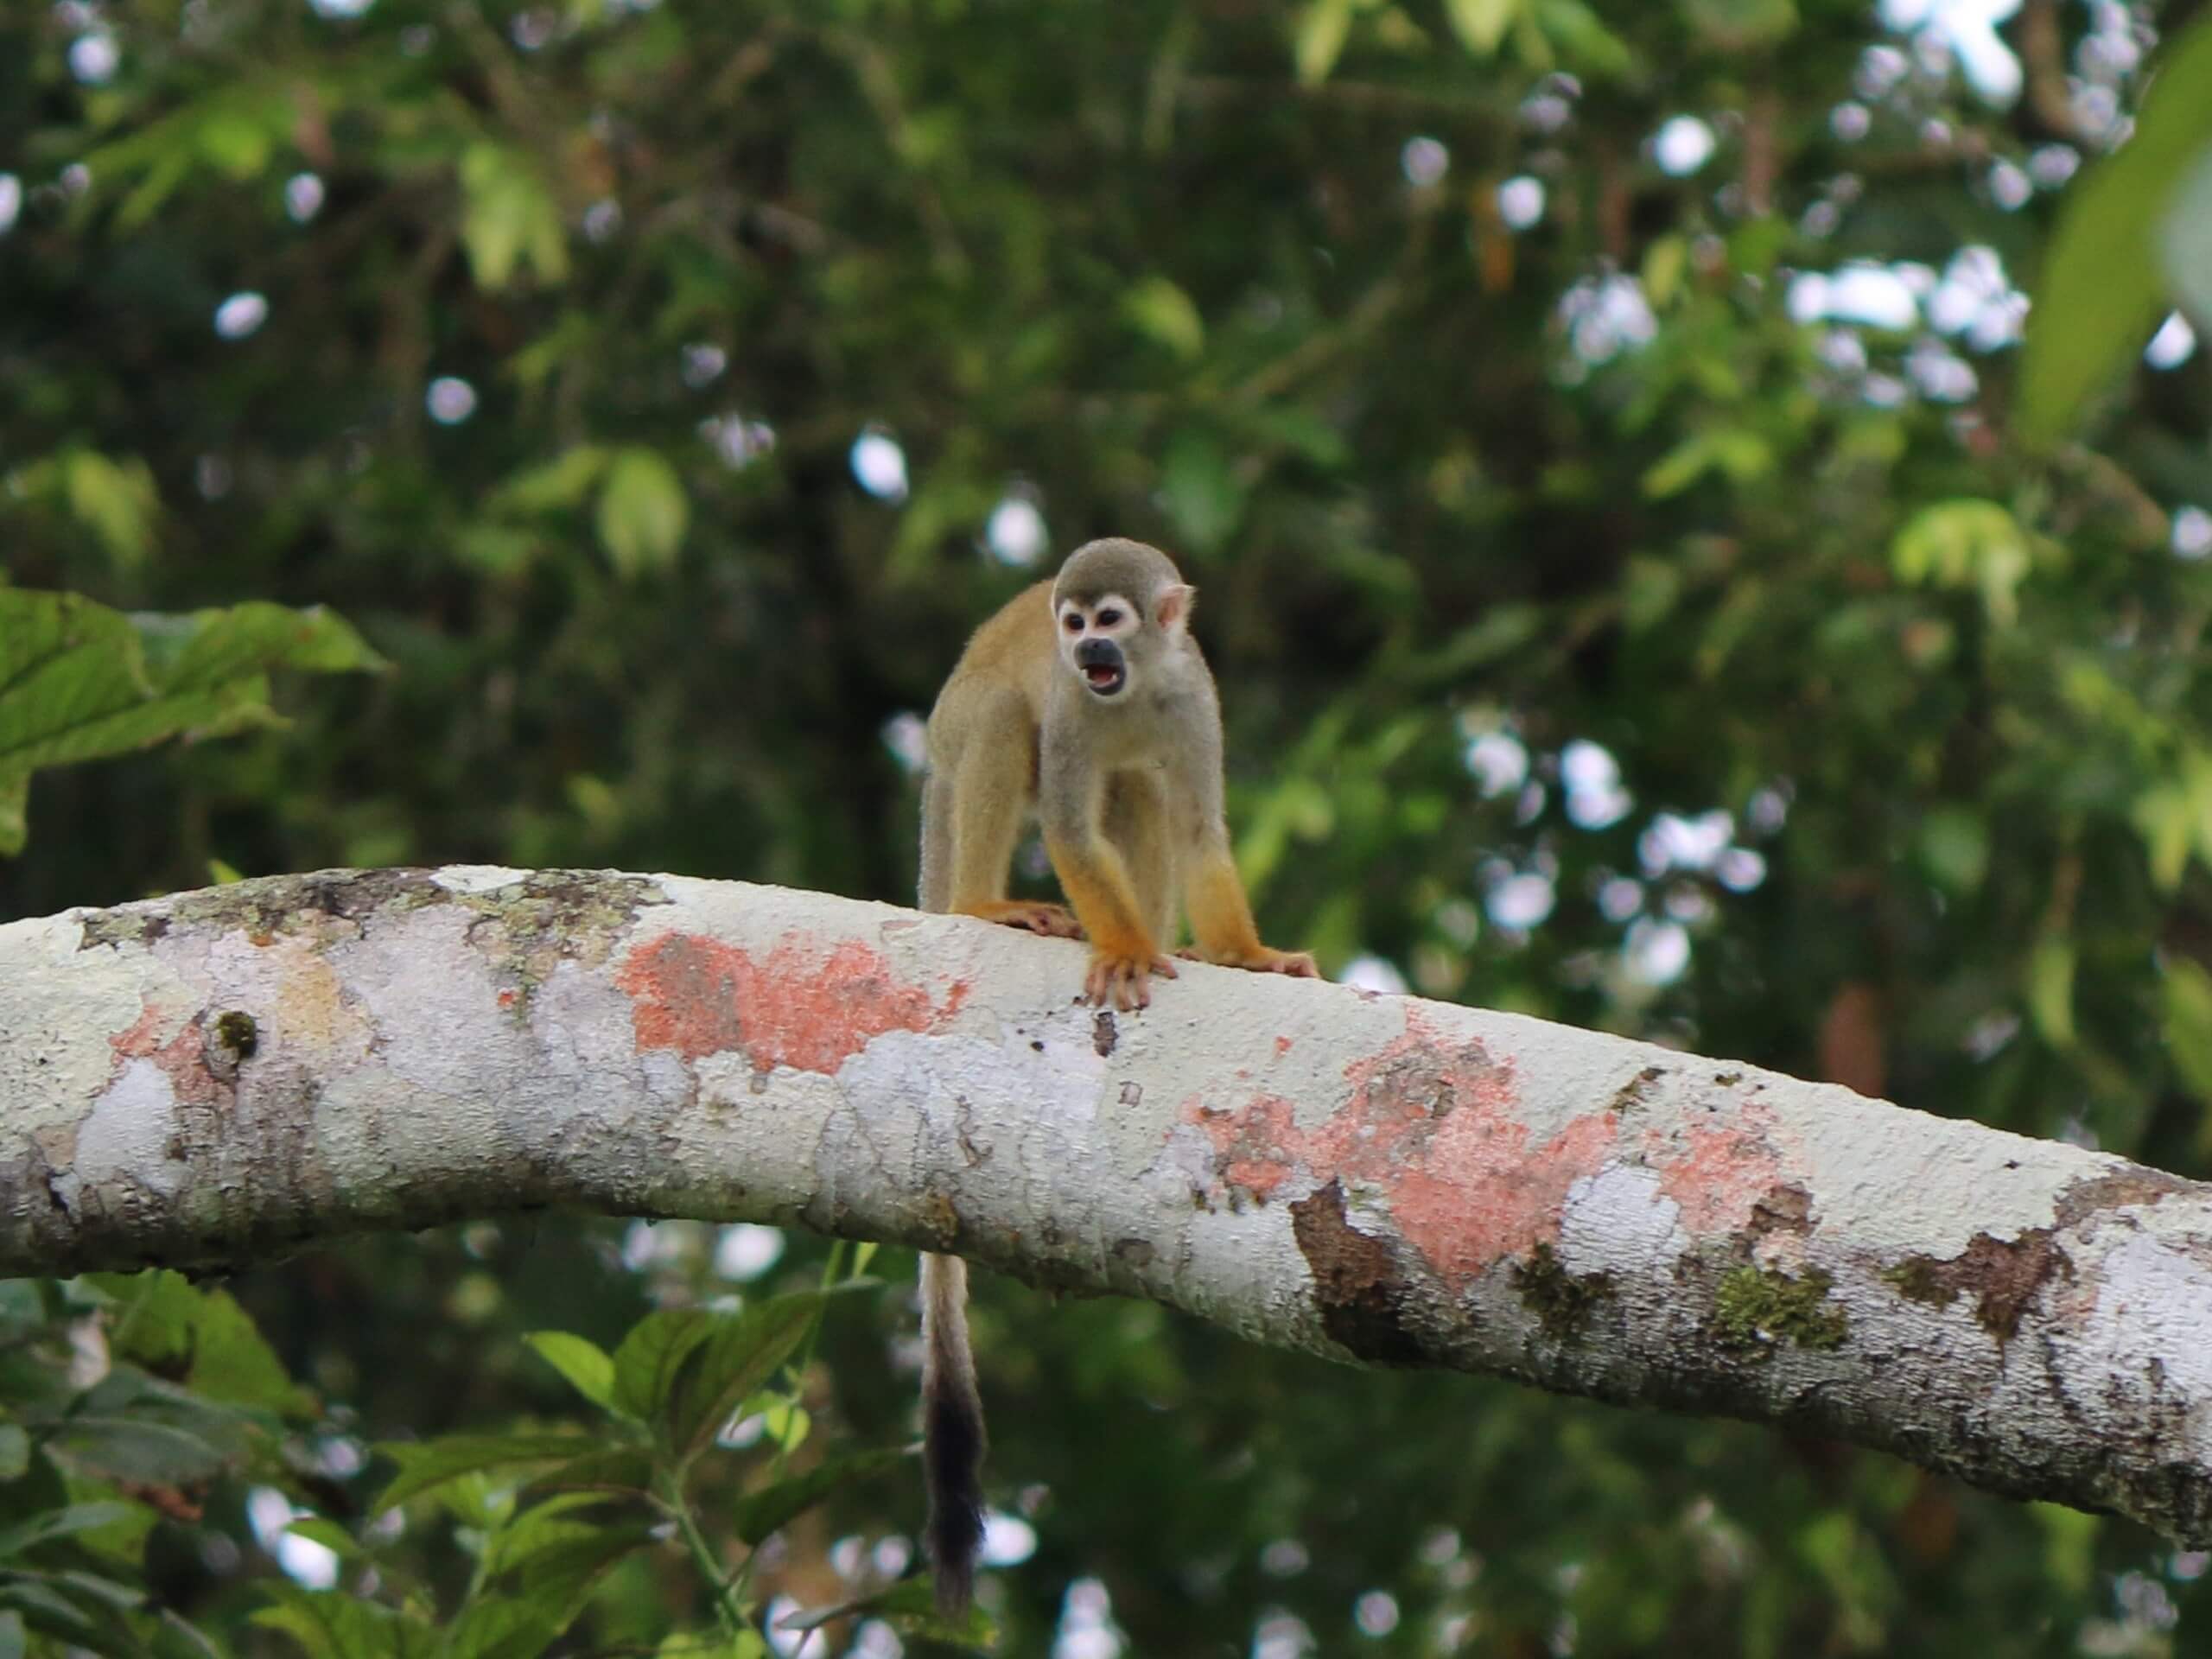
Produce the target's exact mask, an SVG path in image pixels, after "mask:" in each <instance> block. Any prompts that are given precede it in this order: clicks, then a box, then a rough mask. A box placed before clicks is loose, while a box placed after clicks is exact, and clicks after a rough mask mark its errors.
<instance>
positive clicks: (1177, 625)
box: [1152, 582, 1198, 633]
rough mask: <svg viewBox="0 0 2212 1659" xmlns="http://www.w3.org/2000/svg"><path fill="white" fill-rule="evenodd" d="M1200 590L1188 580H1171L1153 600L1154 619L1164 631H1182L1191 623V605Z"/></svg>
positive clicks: (1196, 598)
mask: <svg viewBox="0 0 2212 1659" xmlns="http://www.w3.org/2000/svg"><path fill="white" fill-rule="evenodd" d="M1197 602H1198V589H1197V588H1193V587H1192V586H1191V585H1190V583H1188V582H1170V583H1169V584H1168V585H1167V586H1166V587H1165V588H1161V589H1160V592H1159V594H1157V595H1156V596H1155V597H1154V600H1153V601H1152V620H1154V621H1155V622H1157V623H1158V624H1160V632H1163V633H1180V632H1183V630H1184V629H1185V628H1186V627H1188V626H1190V625H1191V607H1192V605H1194V604H1196V603H1197Z"/></svg>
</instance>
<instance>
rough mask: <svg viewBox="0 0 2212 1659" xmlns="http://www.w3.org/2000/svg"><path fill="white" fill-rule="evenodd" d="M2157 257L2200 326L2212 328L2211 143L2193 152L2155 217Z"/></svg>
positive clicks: (2171, 284)
mask: <svg viewBox="0 0 2212 1659" xmlns="http://www.w3.org/2000/svg"><path fill="white" fill-rule="evenodd" d="M2158 258H2159V262H2160V264H2161V265H2162V267H2163V268H2164V271H2165V276H2166V282H2167V283H2168V285H2169V286H2170V287H2171V289H2173V291H2174V292H2175V293H2176V294H2177V295H2178V296H2180V298H2181V302H2182V304H2183V306H2184V307H2186V308H2187V309H2188V311H2189V314H2190V316H2192V317H2193V318H2195V319H2196V326H2197V328H2198V330H2199V332H2202V333H2212V144H2208V145H2207V146H2206V147H2205V148H2204V149H2201V150H2199V151H2198V152H2197V154H2196V161H2195V162H2192V163H2190V166H2189V167H2188V168H2185V169H2184V170H2183V174H2182V178H2181V181H2180V183H2178V184H2177V185H2176V186H2175V187H2174V192H2173V195H2172V198H2171V201H2170V202H2169V204H2168V206H2167V208H2166V213H2165V216H2164V218H2163V219H2160V220H2159V221H2158Z"/></svg>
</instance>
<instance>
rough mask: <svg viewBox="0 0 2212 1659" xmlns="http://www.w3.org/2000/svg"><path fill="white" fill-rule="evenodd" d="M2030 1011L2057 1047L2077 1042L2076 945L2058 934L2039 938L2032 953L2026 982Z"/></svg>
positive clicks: (2030, 953) (2069, 1046) (2068, 1045)
mask: <svg viewBox="0 0 2212 1659" xmlns="http://www.w3.org/2000/svg"><path fill="white" fill-rule="evenodd" d="M2025 990H2026V994H2027V1001H2028V1013H2029V1014H2031V1016H2032V1017H2033V1018H2034V1020H2035V1022H2036V1029H2037V1031H2038V1032H2040V1033H2043V1039H2044V1041H2045V1042H2047V1043H2049V1044H2050V1046H2052V1047H2053V1048H2071V1047H2073V1046H2074V946H2073V943H2072V942H2071V941H2070V940H2068V939H2063V938H2056V937H2055V936H2051V937H2046V938H2041V939H2038V940H2037V942H2036V946H2035V949H2034V950H2031V951H2030V952H2029V954H2028V969H2027V982H2026V986H2025Z"/></svg>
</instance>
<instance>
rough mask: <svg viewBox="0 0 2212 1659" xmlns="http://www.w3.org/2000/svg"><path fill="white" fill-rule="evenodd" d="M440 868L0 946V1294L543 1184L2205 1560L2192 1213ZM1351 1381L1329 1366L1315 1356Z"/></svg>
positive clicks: (2207, 1451)
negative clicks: (1853, 1471) (1787, 1442)
mask: <svg viewBox="0 0 2212 1659" xmlns="http://www.w3.org/2000/svg"><path fill="white" fill-rule="evenodd" d="M1083 960H1084V958H1083V954H1082V949H1081V947H1080V946H1077V945H1074V944H1064V943H1058V942H1052V941H1046V940H1041V939H1036V938H1029V937H1027V936H1026V935H1021V934H1017V933H1015V932H1014V931H1010V930H1007V929H1004V928H998V927H992V926H988V925H984V924H981V923H976V922H971V921H966V920H962V919H957V918H943V917H929V918H925V917H921V916H918V915H916V914H914V913H913V912H909V911H904V910H898V909H893V908H892V907H889V906H882V905H868V904H858V903H854V902H851V901H849V900H844V899H830V898H824V897H822V896H820V895H817V894H811V893H791V892H785V891H781V890H778V889H774V888H767V887H744V886H740V885H736V884H734V883H721V882H707V881H697V880H684V879H680V878H675V877H668V876H631V875H619V874H575V873H567V872H541V873H537V874H518V873H516V872H512V871H502V870H487V869H480V868H454V869H446V870H441V871H435V872H422V871H373V872H333V873H327V874H321V875H310V876H294V877H279V878H273V879H270V880H259V881H249V882H245V883H241V884H239V885H238V886H235V887H225V888H219V889H216V890H213V891H210V892H206V893H185V894H180V895H177V896H175V897H173V898H169V899H159V900H155V901H152V902H149V903H145V904H137V905H129V906H120V907H118V908H116V909H112V910H105V911H79V912H69V913H67V914H65V915H62V916H58V917H54V918H47V919H42V920H37V921H28V922H18V923H15V924H12V925H8V926H5V927H0V1273H17V1274H21V1273H68V1272H73V1271H76V1270H79V1269H83V1268H94V1267H113V1268H127V1267H132V1266H136V1265H139V1264H143V1263H149V1262H245V1261H250V1260H252V1259H254V1258H257V1257H259V1256H262V1255H266V1254H268V1253H270V1252H272V1251H274V1250H276V1249H279V1248H280V1247H283V1246H286V1245H290V1244H295V1243H298V1242H300V1241H302V1240H305V1239H308V1238H312V1237H321V1236H331V1235H336V1234H342V1233H346V1232H349V1231H357V1230H361V1229H365V1228H390V1227H422V1226H425V1225H429V1224H432V1223H435V1222H442V1221H448V1220H452V1219H454V1218H457V1217H473V1216H485V1215H492V1214H497V1213H501V1212H509V1211H517V1210H522V1209H538V1208H544V1207H560V1208H565V1209H573V1210H579V1211H613V1212H618V1213H625V1214H639V1215H660V1216H691V1217H705V1218H721V1219H747V1220H754V1221H763V1222H774V1223H796V1224H800V1225H804V1226H808V1227H812V1228H816V1229H818V1230H823V1231H827V1232H832V1233H837V1234H842V1235H844V1236H850V1237H860V1238H874V1239H886V1240H895V1241H897V1242H899V1243H907V1244H914V1245H921V1246H925V1247H927V1248H929V1249H939V1250H954V1251H957V1252H958V1253H959V1254H961V1255H967V1256H969V1257H972V1258H974V1259H976V1260H977V1261H980V1262H987V1263H988V1264H990V1265H992V1266H994V1267H997V1268H1002V1269H1004V1270H1006V1271H1007V1272H1009V1273H1013V1274H1018V1275H1020V1277H1023V1278H1025V1279H1029V1280H1033V1281H1045V1282H1051V1283H1057V1284H1065V1285H1075V1286H1082V1287H1090V1288H1094V1289H1103V1290H1111V1291H1118V1292H1122V1293H1125V1294H1131V1295H1140V1296H1148V1297H1153V1298H1155V1299H1157V1300H1160V1301H1163V1302H1167V1303H1171V1304H1173V1305H1174V1306H1179V1307H1183V1308H1186V1309H1189V1310H1190V1311H1191V1312H1192V1313H1196V1314H1198V1315H1199V1316H1200V1317H1202V1318H1205V1319H1212V1320H1214V1321H1216V1322H1217V1323H1219V1324H1221V1325H1226V1326H1228V1327H1229V1328H1230V1329H1231V1330H1233V1331H1236V1332H1239V1333H1241V1334H1243V1335H1244V1336H1246V1337H1249V1338H1251V1339H1253V1340H1255V1341H1258V1342H1265V1343H1271V1344H1279V1345H1282V1346H1288V1347H1297V1348H1304V1349H1308V1350H1311V1351H1315V1352H1318V1353H1322V1354H1326V1355H1330V1356H1332V1357H1337V1358H1340V1359H1356V1360H1363V1361H1367V1362H1370V1363H1380V1364H1402V1365H1442V1366H1452V1367H1456V1368H1459V1369H1463V1370H1476V1371H1489V1372H1497V1373H1502V1374H1503V1375H1506V1376H1514V1377H1518V1378H1521V1379H1522V1380H1524V1381H1527V1382H1530V1383H1537V1384H1540V1385H1541V1386H1543V1387H1546V1388H1550V1389H1560V1390H1562V1391H1566V1392H1570V1393H1576V1394H1585V1395H1596V1396H1598V1397H1599V1398H1603V1399H1606V1400H1612V1401H1617V1402H1621V1403H1623V1404H1630V1405H1649V1406H1662V1407H1667V1408H1675V1409H1679V1410H1690V1411H1700V1412H1717V1413H1727V1414H1734V1415H1738V1416H1743V1417H1749V1418H1754V1419H1758V1420H1762V1421H1769V1422H1772V1423H1777V1424H1783V1425H1787V1426H1788V1427H1790V1428H1792V1429H1795V1430H1798V1431H1802V1432H1809V1433H1821V1434H1829V1435H1835V1436H1839V1437H1841V1438H1843V1439H1847V1440H1855V1441H1859V1442H1861V1443H1863V1444H1866V1445H1869V1446H1882V1447H1886V1448H1888V1449H1890V1450H1891V1451H1894V1452H1899V1453H1901V1454H1902V1455H1904V1456H1905V1457H1907V1458H1910V1459H1913V1460H1914V1461H1916V1462H1918V1463H1921V1464H1924V1465H1928V1466H1929V1467H1932V1468H1937V1469H1942V1470H1947V1471H1952V1472H1955V1473H1957V1474H1959V1475H1961V1476H1963V1477H1965V1478H1967V1479H1969V1480H1973V1481H1975V1482H1978V1483H1980V1484H1983V1485H1986V1486H1990V1487H1993V1488H1995V1489H1997V1490H1999V1491H2006V1492H2012V1493H2015V1494H2018V1495H2022V1496H2033V1497H2049V1498H2053V1499H2056V1500H2058V1501H2061V1502H2064V1503H2073V1504H2077V1505H2081V1506H2083V1507H2087V1508H2100V1509H2111V1510H2118V1511H2120V1512H2122V1513H2125V1514H2128V1515H2132V1516H2137V1517H2139V1518H2140V1519H2142V1520H2143V1521H2145V1522H2148V1523H2150V1524H2151V1525H2152V1526H2154V1527H2156V1528H2158V1529H2160V1530H2162V1531H2164V1532H2165V1533H2167V1534H2168V1535H2171V1536H2173V1537H2175V1538H2177V1539H2180V1540H2183V1541H2187V1542H2190V1543H2191V1544H2194V1545H2198V1546H2203V1545H2208V1544H2212V1188H2208V1187H2206V1186H2204V1185H2199V1184H2196V1183H2192V1182H2187V1181H2183V1180H2181V1179H2177V1178H2175V1177H2173V1176H2170V1175H2165V1174H2161V1173H2158V1172H2157V1171H2155V1170H2151V1169H2145V1168H2143V1167H2141V1166H2137V1165H2133V1164H2129V1163H2127V1162H2126V1161H2125V1160H2120V1159H2118V1158H2113V1157H2107V1156H2104V1155H2101V1154H2095V1153H2091V1152H2087V1151H2083V1150H2082V1149H2080V1148H2078V1147H2069V1146H2063V1145H2058V1144H2055V1143H2051V1142H2046V1141H2030V1140H2024V1139H2022V1138H2021V1137H2019V1136H2018V1135H2007V1134H2004V1133H2001V1132H1999V1131H1998V1130H1994V1129H1988V1128H1981V1127H1980V1126H1978V1125H1976V1124H1973V1123H1967V1122H1955V1121H1951V1120H1947V1119H1943V1118H1937V1117H1931V1116H1924V1115H1923V1114H1920V1113H1917V1112H1912V1111H1907V1110H1904V1109H1900V1108H1897V1107H1895V1106H1891V1105H1888V1104H1885V1103H1880V1102H1876V1101H1870V1100H1866V1099H1863V1098H1861V1097H1860V1096H1857V1095H1854V1094H1852V1093H1851V1092H1849V1091H1848V1090H1843V1089H1840V1088H1836V1087H1833V1086H1828V1085H1821V1084H1807V1083H1800V1082H1796V1081H1793V1080H1792V1079H1790V1078H1788V1077H1781V1076H1777V1075H1776V1074H1775V1073H1772V1072H1768V1071H1757V1070H1754V1069H1752V1068H1751V1067H1748V1066H1743V1065H1735V1064H1732V1063H1727V1062H1722V1061H1716V1060H1710V1059H1701V1058H1697V1057H1695V1056H1694V1055H1688V1054H1682V1053H1676V1052H1670V1051H1668V1050H1665V1049H1661V1048H1656V1047H1653V1046H1649V1045H1648V1044H1643V1043H1635V1042H1628V1041H1624V1040H1622V1039H1617V1038H1612V1037H1605V1036H1600V1035H1598V1034H1596V1033H1590V1032H1586V1031H1578V1030H1574V1029H1572V1028H1569V1027H1560V1026H1554V1025H1548V1024H1545V1023H1543V1022H1541V1021H1539V1020H1529V1019H1522V1018H1517V1017H1516V1016H1513V1015H1510V1014H1489V1013H1484V1012H1482V1011H1480V1010H1478V1009H1472V1008H1461V1007H1448V1006H1445V1005H1441V1004H1438V1003H1433V1002H1427V1001H1420V1000H1418V999H1415V998H1411V997H1397V998H1386V997H1377V996H1374V995H1367V994H1363V993H1360V992H1357V991H1354V990H1351V989H1348V988H1344V987H1341V986H1332V985H1325V984H1316V983H1313V982H1298V981H1292V980H1286V979H1280V978H1274V977H1269V976H1260V975H1252V974H1243V973H1237V972H1234V971H1230V970H1227V969H1205V968H1198V967H1186V968H1185V969H1184V971H1183V976H1182V977H1181V978H1180V979H1179V980H1176V981H1174V982H1163V983H1160V984H1158V985H1156V986H1155V994H1154V1002H1153V1006H1152V1007H1151V1008H1150V1010H1149V1011H1147V1012H1146V1013H1143V1014H1135V1015H1115V1014H1103V1013H1099V1012H1096V1011H1095V1010H1092V1009H1090V1008H1087V1007H1078V1006H1077V1005H1076V1003H1075V1001H1074V997H1075V994H1076V992H1077V988H1078V987H1079V986H1080V983H1081V981H1082V977H1083ZM1347 1386H1348V1387H1351V1386H1355V1385H1352V1384H1350V1383H1348V1384H1347Z"/></svg>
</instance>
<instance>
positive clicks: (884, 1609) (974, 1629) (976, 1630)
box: [778, 1578, 998, 1649]
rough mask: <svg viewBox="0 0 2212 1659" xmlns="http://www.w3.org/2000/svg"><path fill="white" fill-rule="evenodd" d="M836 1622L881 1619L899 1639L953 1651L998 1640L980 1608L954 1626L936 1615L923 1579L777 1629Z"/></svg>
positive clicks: (794, 1617)
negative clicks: (939, 1644) (941, 1645)
mask: <svg viewBox="0 0 2212 1659" xmlns="http://www.w3.org/2000/svg"><path fill="white" fill-rule="evenodd" d="M839 1618H880V1619H881V1620H883V1621H884V1622H885V1623H886V1624H889V1625H890V1626H891V1628H892V1629H893V1630H896V1631H898V1633H899V1635H901V1636H906V1637H914V1638H916V1639H917V1640H919V1641H926V1642H945V1643H951V1644H952V1645H953V1646H955V1647H962V1648H979V1649H988V1648H989V1647H990V1646H991V1645H992V1644H993V1643H995V1642H996V1641H997V1640H998V1627H997V1626H996V1625H995V1624H993V1623H992V1622H991V1618H990V1615H989V1614H988V1613H986V1612H985V1611H983V1610H982V1608H981V1607H978V1606H975V1605H970V1606H969V1609H968V1613H967V1617H966V1618H963V1619H961V1620H959V1621H958V1622H957V1623H954V1622H952V1621H950V1620H947V1619H946V1618H944V1617H943V1615H941V1614H940V1613H938V1610H937V1599H936V1593H935V1592H934V1591H933V1590H932V1589H931V1585H930V1581H929V1580H927V1579H925V1578H912V1579H901V1580H899V1582H898V1583H897V1584H894V1585H893V1586H891V1587H890V1588H889V1589H888V1590H886V1591H883V1592H881V1593H880V1594H877V1595H873V1596H863V1597H861V1599H859V1600H857V1601H848V1602H841V1603H839V1604H838V1605H836V1606H835V1607H817V1608H811V1609H809V1610H808V1611H805V1612H799V1613H793V1614H791V1615H790V1616H789V1617H788V1618H785V1619H784V1620H783V1622H782V1623H781V1624H780V1625H779V1627H778V1628H779V1629H781V1630H817V1629H818V1628H820V1627H821V1626H822V1625H824V1624H829V1623H830V1622H831V1621H832V1620H835V1619H839Z"/></svg>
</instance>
